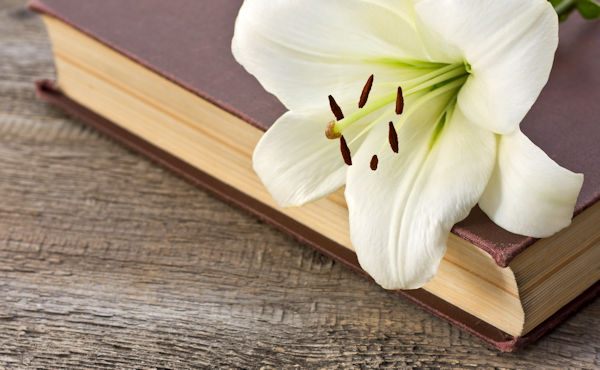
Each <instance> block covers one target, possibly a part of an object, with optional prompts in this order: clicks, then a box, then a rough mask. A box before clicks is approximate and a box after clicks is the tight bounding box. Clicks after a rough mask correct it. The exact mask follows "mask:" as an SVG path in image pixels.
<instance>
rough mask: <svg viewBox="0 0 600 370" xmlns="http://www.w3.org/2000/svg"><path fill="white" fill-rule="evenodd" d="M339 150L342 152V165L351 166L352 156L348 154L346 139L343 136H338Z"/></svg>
mask: <svg viewBox="0 0 600 370" xmlns="http://www.w3.org/2000/svg"><path fill="white" fill-rule="evenodd" d="M340 150H341V152H342V158H344V163H346V164H347V165H348V166H352V156H351V154H350V148H348V144H346V139H344V137H343V136H340Z"/></svg>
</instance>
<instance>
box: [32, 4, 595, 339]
mask: <svg viewBox="0 0 600 370" xmlns="http://www.w3.org/2000/svg"><path fill="white" fill-rule="evenodd" d="M240 5H241V1H238V0H235V1H226V2H217V1H215V2H202V3H198V2H194V1H186V0H178V1H174V2H169V3H165V2H161V1H157V0H149V1H147V2H144V3H143V4H139V3H137V2H121V1H116V0H107V1H96V0H94V1H88V2H86V3H85V6H81V5H80V4H78V3H76V2H74V1H69V0H44V1H34V2H33V3H31V7H32V8H33V9H35V10H38V11H42V12H45V13H47V14H50V15H53V16H55V17H57V18H59V19H61V20H62V21H64V22H66V23H68V24H70V25H72V26H74V27H75V28H77V29H79V30H81V31H83V32H85V33H86V34H88V35H90V36H91V37H93V38H95V39H97V40H99V41H101V42H102V43H104V44H106V45H108V46H110V47H111V48H113V49H115V50H117V51H119V52H120V53H122V54H124V55H127V56H128V57H129V58H131V59H133V60H135V61H136V62H138V63H140V64H142V65H144V66H146V67H147V68H149V69H151V70H153V71H155V72H156V73H158V74H160V75H162V76H164V77H166V78H168V79H169V80H171V81H173V82H174V83H176V84H179V85H180V86H183V87H184V88H186V89H188V90H190V91H192V92H194V93H195V94H197V95H199V96H200V97H202V98H204V99H206V100H208V101H211V102H212V103H214V104H215V105H217V106H219V107H220V108H222V109H225V110H227V111H229V112H231V113H233V114H235V115H237V116H239V117H241V118H243V119H244V120H245V121H247V122H249V123H250V124H253V125H255V126H257V127H259V128H261V129H263V130H264V129H267V128H268V127H269V125H270V124H271V123H272V122H274V121H275V119H276V118H277V117H278V116H279V115H281V114H282V113H283V112H284V111H285V108H284V107H283V106H282V105H281V104H280V103H279V102H278V101H277V99H275V98H274V97H273V96H271V95H270V94H268V93H266V92H265V91H264V90H263V89H262V87H261V86H260V85H259V84H258V82H257V81H256V80H255V79H254V78H253V77H251V76H250V75H248V74H247V73H246V72H245V71H244V70H243V69H242V67H241V66H239V65H238V64H237V63H236V62H235V61H234V60H233V57H232V56H231V51H230V42H231V37H232V35H233V24H234V20H235V16H236V15H237V11H238V9H239V6H240ZM125 30H126V31H125ZM598 31H599V30H598V25H597V24H593V23H589V24H588V23H585V24H584V23H583V22H581V21H578V20H577V19H573V20H572V21H570V22H568V23H566V24H563V25H561V35H560V36H561V46H560V48H559V52H558V54H557V57H556V61H555V67H554V69H553V73H552V76H551V78H550V82H549V84H548V86H547V87H546V88H545V89H544V91H543V93H542V95H541V97H540V99H539V100H538V102H537V103H536V104H535V106H534V108H533V109H532V111H531V112H530V113H529V114H528V116H527V117H526V119H525V122H523V124H522V126H521V127H522V129H523V131H524V132H525V133H526V134H527V135H528V136H529V137H530V138H531V139H532V140H533V141H534V142H535V143H536V144H537V145H539V146H540V147H541V148H542V149H544V151H545V152H546V153H547V154H548V155H549V156H550V157H551V158H552V159H554V160H556V161H557V162H558V163H560V164H561V165H564V166H566V167H568V168H570V169H572V170H573V171H576V172H583V173H584V174H585V176H586V179H585V183H584V187H583V189H582V191H581V193H580V196H579V199H578V202H577V205H576V209H575V213H576V214H578V213H580V212H581V211H583V210H584V209H585V208H587V207H589V206H590V205H591V204H593V203H594V202H595V201H597V199H598V198H599V197H600V170H599V169H598V168H597V160H596V161H595V160H594V158H600V146H598V145H597V143H598V142H600V127H599V125H598V118H597V110H596V109H595V107H593V106H592V105H591V104H589V101H590V99H589V96H590V94H591V95H592V96H600V81H598V80H600V78H599V77H598V74H595V75H589V74H588V73H586V71H587V70H589V69H591V68H593V67H594V64H595V63H594V61H595V60H596V61H597V60H598V59H599V58H600V47H594V45H598V44H599V43H600V37H599V36H600V35H599V33H600V32H598ZM173 40H177V42H173ZM590 76H591V77H592V81H590ZM594 78H595V79H596V80H594ZM583 84H585V86H589V88H586V89H582V88H581V86H582V85H583ZM38 89H39V92H40V94H41V95H42V96H43V97H45V98H46V99H48V100H50V101H51V102H53V103H55V104H57V105H59V106H62V107H63V108H64V109H65V110H67V111H69V112H71V113H72V114H74V115H76V116H78V117H80V118H82V119H83V120H84V121H86V122H87V123H89V124H91V125H93V126H95V127H97V128H99V129H100V130H101V131H104V132H106V133H108V134H109V135H111V136H113V137H115V138H117V140H120V141H122V142H124V143H125V144H126V145H129V146H131V147H133V148H134V149H136V150H138V151H141V152H142V153H144V154H146V155H148V156H150V157H151V158H153V159H154V160H156V161H157V162H159V163H161V164H163V165H165V166H167V167H168V168H170V169H172V170H174V171H175V172H176V173H178V174H180V175H182V176H184V177H186V178H187V179H189V180H191V181H193V182H195V183H197V184H199V185H202V186H204V187H206V188H208V189H209V190H210V191H212V192H214V193H216V194H218V195H219V196H221V197H222V198H223V199H225V200H228V201H230V202H233V203H235V204H236V205H238V206H240V207H242V208H245V209H247V210H248V211H250V212H252V213H255V214H258V215H259V216H260V217H262V218H264V219H266V220H267V221H269V222H271V223H273V224H275V225H277V226H278V227H279V228H281V229H283V230H284V231H286V232H288V233H291V234H292V235H294V236H295V237H297V238H298V239H300V240H302V241H304V242H306V243H308V244H310V245H312V246H314V247H315V248H317V249H319V250H321V251H322V252H323V253H325V254H327V255H328V256H330V257H333V258H335V259H337V260H340V261H342V262H343V263H344V264H346V265H347V266H349V267H351V268H352V269H354V270H355V271H357V272H360V273H363V272H362V270H361V269H360V267H359V266H358V263H357V261H356V256H355V255H354V253H353V252H351V251H350V250H347V249H346V248H344V247H343V246H340V245H337V244H335V243H333V242H332V241H331V240H328V239H327V238H325V237H323V236H321V235H319V234H317V233H315V232H314V231H312V230H310V229H308V228H306V227H302V225H300V224H298V223H297V222H295V221H294V220H293V219H290V218H286V217H285V216H283V215H281V214H280V213H278V212H277V211H276V210H274V209H272V208H270V207H268V206H265V205H263V204H262V203H260V202H258V201H256V200H254V199H252V198H250V197H247V196H244V195H243V194H242V193H240V192H239V191H236V190H235V189H233V188H229V187H227V186H226V185H225V184H222V183H220V182H219V181H218V180H215V179H213V178H210V177H209V176H207V175H205V174H203V173H202V172H201V171H199V170H197V169H195V168H194V167H192V166H189V165H187V164H186V163H185V162H182V161H180V160H177V159H176V158H174V157H172V156H170V155H169V154H168V153H166V152H164V151H161V150H160V149H158V148H156V147H153V146H152V145H151V144H148V143H145V142H143V141H142V140H139V139H137V138H136V137H135V136H133V135H131V134H129V133H128V132H127V131H124V130H122V129H120V128H119V127H118V126H116V125H114V124H112V123H111V122H109V121H107V120H104V119H103V118H102V117H100V116H97V115H95V114H94V113H93V112H91V111H89V110H87V109H86V108H84V107H82V106H80V105H78V104H77V103H75V102H72V101H69V100H68V98H67V97H65V96H63V95H61V94H60V92H59V91H57V90H55V89H54V87H53V86H52V85H51V84H49V83H41V84H39V86H38ZM567 96H568V99H565V97H567ZM453 232H454V233H455V234H457V235H459V236H460V237H462V238H464V239H466V240H468V241H470V242H471V243H473V244H475V245H476V246H478V247H480V248H481V249H483V250H485V251H486V252H487V253H489V254H490V255H491V256H492V257H493V258H494V260H495V261H496V263H497V264H498V265H499V266H503V267H504V266H507V265H508V264H509V263H510V261H511V260H512V259H513V258H514V257H515V256H516V255H518V254H519V253H520V252H521V251H523V250H524V249H525V248H527V247H528V246H529V245H531V244H532V243H534V242H535V239H533V238H528V237H523V236H520V235H516V234H512V233H509V232H507V231H505V230H503V229H501V228H499V227H498V226H496V225H495V224H494V223H493V222H491V221H490V220H489V219H488V218H487V216H485V215H484V214H483V212H481V211H480V210H479V209H477V208H475V209H474V210H473V211H472V213H471V215H470V216H469V217H468V218H467V219H465V220H464V221H462V222H461V223H459V224H458V225H456V226H455V227H454V229H453ZM363 274H364V273H363ZM597 291H598V284H596V285H594V286H593V287H591V288H590V289H588V291H586V292H585V293H584V294H583V295H582V296H580V298H579V299H578V300H576V301H573V302H572V303H571V304H569V305H567V306H566V307H565V308H563V310H561V311H560V312H558V313H557V314H555V315H554V316H553V317H551V318H550V319H548V320H547V321H546V322H545V323H544V324H542V325H540V326H539V327H538V328H536V329H534V330H533V331H532V332H530V333H529V334H528V335H527V336H525V337H519V338H513V337H510V336H507V335H506V334H504V333H502V332H501V331H499V330H498V329H496V328H494V327H493V326H491V325H489V324H486V323H484V322H482V321H481V320H477V319H476V318H474V317H472V316H471V315H469V314H467V313H465V312H462V311H460V310H458V309H456V308H455V307H453V306H451V305H448V304H447V303H445V302H444V301H442V300H441V299H439V298H437V297H435V296H434V295H431V294H429V293H426V292H424V291H422V290H417V291H405V292H400V294H403V295H408V296H409V298H411V299H413V300H414V301H416V302H417V303H418V304H420V305H422V306H424V307H425V308H426V309H428V310H429V311H432V312H434V313H435V314H437V315H438V316H441V317H442V318H445V319H446V320H449V321H451V322H453V323H454V324H456V325H458V326H460V327H462V328H464V329H466V330H468V331H470V332H472V333H473V334H475V335H477V336H479V337H480V338H483V339H485V340H486V341H488V342H489V343H492V344H494V345H495V346H497V347H499V348H501V349H505V350H506V349H513V348H516V347H518V346H522V345H524V344H526V343H528V342H530V341H531V340H534V339H535V338H537V337H539V336H540V335H542V334H543V333H544V332H545V331H547V330H548V329H549V328H551V327H552V326H554V325H555V324H556V323H557V322H560V321H561V320H562V319H563V318H564V317H565V315H568V314H569V313H570V312H573V311H574V310H575V309H577V307H578V305H580V304H581V303H583V302H584V301H585V300H586V299H591V298H592V297H593V296H594V295H595V294H597ZM444 304H445V305H446V306H450V307H444ZM559 318H560V319H559Z"/></svg>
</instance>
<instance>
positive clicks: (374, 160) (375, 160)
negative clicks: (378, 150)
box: [369, 154, 379, 171]
mask: <svg viewBox="0 0 600 370" xmlns="http://www.w3.org/2000/svg"><path fill="white" fill-rule="evenodd" d="M378 164H379V159H378V158H377V154H375V155H373V157H371V163H370V164H369V166H370V167H371V170H372V171H375V170H377V165H378Z"/></svg>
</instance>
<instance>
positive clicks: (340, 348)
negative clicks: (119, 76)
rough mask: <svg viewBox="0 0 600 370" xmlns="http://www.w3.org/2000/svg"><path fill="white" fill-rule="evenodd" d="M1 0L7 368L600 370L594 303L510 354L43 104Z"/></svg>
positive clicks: (12, 1)
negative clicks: (457, 369) (502, 369)
mask: <svg viewBox="0 0 600 370" xmlns="http://www.w3.org/2000/svg"><path fill="white" fill-rule="evenodd" d="M53 76H54V69H53V62H52V54H51V49H50V45H49V42H48V40H47V36H46V33H45V30H44V28H43V25H42V22H41V21H40V19H39V18H38V17H37V16H36V15H35V14H32V13H30V12H29V11H27V10H26V9H25V2H24V1H21V0H0V369H3V368H7V369H9V368H23V367H52V366H56V367H84V368H92V367H111V366H116V367H126V368H133V367H137V368H140V367H144V368H145V367H174V368H181V367H190V366H222V367H261V366H266V367H280V366H285V367H291V366H295V365H299V366H303V367H316V366H323V367H353V366H369V367H370V366H394V367H396V366H403V367H416V366H418V367H421V366H424V367H429V366H443V367H507V368H513V367H555V368H564V367H575V368H593V367H599V366H600V354H599V352H600V330H599V329H600V300H596V301H595V302H594V303H592V304H591V305H589V306H587V307H586V308H585V309H583V310H582V311H581V312H580V313H578V314H577V315H575V316H574V317H572V318H570V319H569V320H568V321H567V322H565V323H564V324H562V325H561V326H560V327H558V328H557V329H556V330H554V331H553V332H551V333H550V334H549V335H547V336H546V337H544V338H543V339H542V340H540V341H539V342H538V343H537V344H535V345H533V346H531V347H529V348H528V349H526V350H525V351H523V352H521V353H517V354H501V353H498V352H497V351H496V350H494V349H491V348H489V347H488V346H487V345H486V344H484V343H482V342H480V341H479V340H477V339H475V338H473V337H471V336H470V335H468V334H466V333H464V332H462V331H460V330H459V329H457V328H455V327H452V326H451V325H449V324H447V323H445V322H444V321H442V320H440V319H438V318H436V317H433V316H431V315H429V314H428V313H425V312H423V311H422V310H420V309H419V308H417V307H415V306H414V305H413V304H411V303H409V302H406V301H404V300H403V299H401V298H398V297H395V296H392V295H390V294H388V293H386V292H385V291H383V290H382V289H380V288H378V287H377V286H376V285H374V284H373V283H370V282H368V281H366V280H364V279H363V278H361V277H359V276H357V275H355V274H354V273H351V272H349V271H347V270H346V269H344V268H343V267H341V266H340V265H338V264H336V263H334V262H332V261H331V260H330V259H328V258H325V257H323V256H322V255H320V254H319V253H316V252H314V251H313V250H311V249H310V248H308V247H306V246H303V245H300V244H299V243H297V242H296V241H294V240H292V239H291V238H289V237H287V236H286V235H284V234H282V233H280V232H278V231H277V230H275V229H273V228H272V227H270V226H267V225H265V224H262V223H260V222H259V221H257V220H256V219H254V218H253V217H251V216H248V215H246V214H245V213H243V212H241V211H239V210H237V209H235V208H233V207H231V206H229V205H227V204H225V203H223V202H221V201H220V200H218V199H215V198H213V197H212V196H210V195H208V194H206V193H205V192H203V191H202V190H199V189H197V188H195V187H194V186H192V185H190V184H188V183H186V182H185V181H182V180H180V179H178V178H177V177H175V176H173V175H171V174H170V173H168V172H166V171H164V170H162V169H161V168H159V167H157V166H156V165H154V164H152V163H151V162H149V161H148V160H146V159H145V158H143V157H141V156H139V155H136V154H133V153H132V152H130V151H128V150H127V149H124V148H123V147H121V146H119V145H118V144H116V143H114V142H113V141H111V140H110V139H108V138H106V137H104V136H102V135H100V134H98V133H97V132H95V131H94V130H91V129H88V128H86V127H85V126H83V125H82V124H81V123H80V122H78V121H77V120H74V119H71V118H69V117H68V116H66V115H65V114H63V113H62V112H61V111H59V110H58V109H55V108H54V107H52V106H50V105H48V104H46V103H44V102H42V101H40V100H38V99H36V97H35V94H34V89H33V81H34V80H36V79H38V78H48V77H50V78H51V77H53Z"/></svg>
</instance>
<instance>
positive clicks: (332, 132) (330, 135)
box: [325, 121, 342, 140]
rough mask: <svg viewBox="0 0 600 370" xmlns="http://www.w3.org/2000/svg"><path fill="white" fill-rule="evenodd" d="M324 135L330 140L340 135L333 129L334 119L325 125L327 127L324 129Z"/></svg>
mask: <svg viewBox="0 0 600 370" xmlns="http://www.w3.org/2000/svg"><path fill="white" fill-rule="evenodd" d="M325 136H327V138H328V139H332V140H333V139H337V138H339V137H340V136H342V134H341V133H339V132H337V131H336V130H335V121H331V122H329V124H328V125H327V129H326V130H325Z"/></svg>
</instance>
